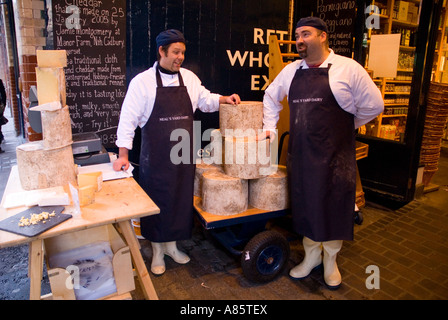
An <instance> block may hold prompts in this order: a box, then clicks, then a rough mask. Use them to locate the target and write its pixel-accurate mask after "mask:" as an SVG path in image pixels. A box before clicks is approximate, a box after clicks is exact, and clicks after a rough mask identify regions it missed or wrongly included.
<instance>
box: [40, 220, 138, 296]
mask: <svg viewBox="0 0 448 320" xmlns="http://www.w3.org/2000/svg"><path fill="white" fill-rule="evenodd" d="M99 241H108V242H109V243H110V246H111V249H112V253H113V259H112V266H113V273H114V278H115V279H114V280H115V285H116V287H117V291H116V293H115V294H112V295H108V296H106V297H103V298H101V299H117V298H118V299H130V298H131V295H130V292H131V291H132V290H134V289H135V282H134V273H133V269H132V261H131V254H130V250H129V247H128V246H127V245H126V243H125V242H124V241H123V239H122V238H121V236H120V234H119V233H118V232H117V230H116V229H115V228H114V226H113V225H104V226H101V227H96V228H92V229H87V230H81V231H77V232H72V233H68V234H63V235H60V236H57V237H53V238H50V239H46V240H44V250H45V257H46V262H47V270H48V271H47V272H48V278H49V279H50V286H51V291H52V299H53V300H75V299H76V297H75V292H74V289H73V288H70V287H69V286H67V285H66V283H67V281H71V278H70V279H69V277H70V274H69V273H68V271H67V270H65V269H63V268H51V266H49V265H48V261H49V257H51V256H52V255H55V254H58V253H61V252H65V251H68V250H72V249H76V248H80V247H83V246H86V245H88V244H91V243H95V242H99Z"/></svg>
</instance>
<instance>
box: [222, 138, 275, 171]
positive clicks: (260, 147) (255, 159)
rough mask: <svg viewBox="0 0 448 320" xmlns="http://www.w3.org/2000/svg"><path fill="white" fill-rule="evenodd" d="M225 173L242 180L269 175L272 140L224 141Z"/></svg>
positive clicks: (230, 139)
mask: <svg viewBox="0 0 448 320" xmlns="http://www.w3.org/2000/svg"><path fill="white" fill-rule="evenodd" d="M223 154H224V155H223V158H224V172H225V173H226V174H227V175H229V176H232V177H236V178H241V179H257V178H260V177H263V176H266V175H269V174H270V173H271V172H270V169H271V154H270V140H268V139H265V140H261V141H258V140H257V139H256V136H252V137H232V136H229V137H225V138H224V139H223Z"/></svg>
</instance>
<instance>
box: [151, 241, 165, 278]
mask: <svg viewBox="0 0 448 320" xmlns="http://www.w3.org/2000/svg"><path fill="white" fill-rule="evenodd" d="M151 246H152V262H151V272H152V273H154V274H155V275H161V274H164V273H165V260H164V259H163V257H164V256H165V253H164V250H163V247H164V245H163V243H162V242H151Z"/></svg>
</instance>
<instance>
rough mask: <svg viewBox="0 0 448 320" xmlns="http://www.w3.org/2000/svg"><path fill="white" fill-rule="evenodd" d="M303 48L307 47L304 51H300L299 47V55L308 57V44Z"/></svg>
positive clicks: (303, 57)
mask: <svg viewBox="0 0 448 320" xmlns="http://www.w3.org/2000/svg"><path fill="white" fill-rule="evenodd" d="M303 48H304V49H305V50H303V51H300V50H299V48H298V47H297V48H296V49H297V53H298V54H299V57H300V58H302V59H305V58H306V57H308V50H307V49H308V48H307V47H306V46H303Z"/></svg>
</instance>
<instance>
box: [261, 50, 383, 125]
mask: <svg viewBox="0 0 448 320" xmlns="http://www.w3.org/2000/svg"><path fill="white" fill-rule="evenodd" d="M328 64H331V67H330V70H329V72H328V78H329V82H330V88H331V91H332V93H333V95H334V97H335V99H336V101H337V102H338V104H339V106H340V107H341V108H342V109H344V110H345V111H347V112H349V113H351V114H353V115H354V116H355V128H359V127H360V126H362V125H363V124H366V123H367V122H369V121H370V120H372V119H374V118H375V117H376V116H378V115H379V114H380V113H381V112H383V110H384V102H383V98H382V96H381V91H380V90H379V89H378V87H377V86H376V85H375V83H374V82H373V81H372V79H371V78H370V76H369V74H368V73H367V71H366V70H365V69H364V68H363V67H362V66H361V65H360V64H359V63H358V62H356V61H355V60H353V59H350V58H347V57H344V56H340V55H337V54H335V53H334V52H333V50H331V49H330V55H329V56H328V58H327V59H326V60H325V61H324V62H323V63H322V64H321V65H320V68H327V67H328ZM300 66H302V68H303V69H308V68H309V67H308V65H307V64H306V62H305V60H296V61H294V62H292V63H290V64H288V65H286V66H285V67H284V68H283V70H282V71H281V72H280V73H279V74H278V75H277V77H276V78H275V79H274V81H273V82H272V83H271V84H270V85H269V87H268V88H267V89H266V91H265V95H264V98H263V105H264V110H263V128H264V129H275V128H276V126H277V122H278V119H279V113H280V110H282V109H283V106H282V104H281V101H282V100H283V99H284V98H285V97H287V96H288V95H289V88H290V86H291V82H292V80H293V78H294V75H295V73H296V71H297V69H299V68H300ZM312 85H313V84H312V83H310V86H312Z"/></svg>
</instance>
